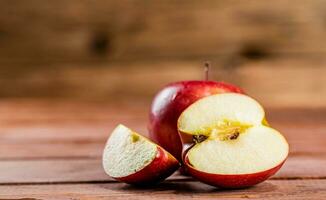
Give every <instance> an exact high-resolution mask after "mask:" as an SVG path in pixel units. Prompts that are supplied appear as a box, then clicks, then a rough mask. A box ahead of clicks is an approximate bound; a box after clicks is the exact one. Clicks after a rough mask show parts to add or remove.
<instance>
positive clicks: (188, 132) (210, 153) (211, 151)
mask: <svg viewBox="0 0 326 200" xmlns="http://www.w3.org/2000/svg"><path fill="white" fill-rule="evenodd" d="M264 117H265V113H264V110H263V108H262V107H261V106H260V105H259V103H257V102H256V101H255V100H254V99H252V98H250V97H248V96H246V95H243V94H236V93H226V94H218V95H212V96H209V97H205V98H203V99H201V100H198V101H196V102H195V103H194V104H192V105H191V106H189V107H188V108H187V109H186V110H185V111H184V112H183V113H182V114H181V115H180V118H179V119H178V130H179V133H180V135H181V138H182V141H183V144H184V147H185V149H184V153H183V161H184V164H185V166H186V168H187V170H188V172H189V173H190V174H191V175H192V176H193V177H195V178H197V179H198V180H200V181H202V182H205V183H208V184H210V185H214V186H218V187H224V188H242V187H248V186H252V185H254V184H257V183H260V182H262V181H264V180H266V179H267V178H268V177H270V176H271V175H273V174H274V173H276V172H277V171H278V169H280V167H281V166H282V164H283V163H284V161H285V160H286V158H287V156H288V152H289V146H288V143H287V141H286V140H285V138H284V137H283V136H282V134H280V133H279V132H278V131H276V130H274V129H272V128H270V127H267V126H265V125H264V124H265V123H266V122H265V120H264ZM189 138H192V140H193V143H191V142H190V140H189ZM190 143H191V144H190Z"/></svg>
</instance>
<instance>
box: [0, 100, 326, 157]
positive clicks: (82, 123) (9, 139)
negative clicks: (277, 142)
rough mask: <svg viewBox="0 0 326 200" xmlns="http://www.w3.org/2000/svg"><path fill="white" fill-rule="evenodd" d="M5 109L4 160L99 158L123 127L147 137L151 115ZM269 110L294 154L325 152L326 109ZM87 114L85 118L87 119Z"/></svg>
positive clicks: (0, 130)
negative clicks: (116, 129) (113, 134)
mask: <svg viewBox="0 0 326 200" xmlns="http://www.w3.org/2000/svg"><path fill="white" fill-rule="evenodd" d="M6 105H8V106H7V110H4V111H3V113H0V119H1V123H4V124H1V126H0V159H32V158H34V159H36V158H46V157H47V158H71V157H77V158H78V157H100V156H101V154H102V149H103V146H104V144H105V141H106V140H107V138H108V136H109V134H110V131H111V130H113V128H114V127H115V126H116V125H117V124H118V123H123V124H126V125H127V126H129V127H131V128H133V129H134V130H136V131H138V132H139V133H141V134H143V135H145V136H146V135H147V129H146V125H147V118H146V117H142V116H146V115H147V114H146V111H144V110H141V109H139V110H138V109H133V108H132V107H133V106H131V108H128V107H127V106H125V107H124V108H125V109H126V110H127V111H128V110H129V111H128V112H127V111H126V112H125V113H124V114H122V113H123V111H122V112H120V111H119V109H117V108H119V107H118V106H117V108H115V109H108V110H105V109H103V110H101V111H100V110H99V109H100V108H101V107H106V106H104V105H98V109H97V107H96V106H95V105H93V107H92V106H91V105H90V106H89V107H90V108H89V109H87V108H86V107H87V106H85V110H84V111H82V112H79V111H80V109H79V108H80V107H79V106H80V105H81V104H78V103H76V106H75V107H74V106H72V105H71V107H69V109H67V110H65V108H66V107H67V106H68V105H70V104H65V103H62V104H61V106H60V105H57V106H53V108H52V107H51V106H49V107H47V108H46V109H45V108H44V109H42V106H40V107H38V106H37V105H38V104H30V106H29V107H28V106H26V109H25V110H24V109H20V108H24V107H25V105H27V104H25V103H22V104H20V106H14V105H17V104H15V103H14V102H12V103H8V104H2V106H3V107H6ZM86 105H87V104H86ZM11 106H13V107H11ZM0 107H1V106H0ZM113 107H114V106H112V105H111V108H113ZM15 110H19V112H15ZM33 110H35V112H33ZM268 110H269V111H270V112H268V113H269V115H268V117H267V118H268V119H269V122H270V124H271V125H272V126H273V127H275V128H276V129H278V130H280V131H281V132H282V133H283V134H284V135H285V136H286V138H287V139H288V141H289V144H290V152H291V154H293V155H318V154H323V153H326V138H325V137H326V135H325V134H324V130H325V128H326V125H325V124H324V123H323V122H324V121H325V120H326V111H325V110H322V109H313V110H308V109H301V110H300V109H268ZM131 111H135V112H134V113H133V112H131ZM83 112H85V113H86V114H85V115H83V114H82V113H83ZM10 113H14V114H12V115H11V114H10ZM18 113H20V114H18ZM29 113H33V114H29ZM114 113H117V115H115V114H114ZM13 149H15V151H13Z"/></svg>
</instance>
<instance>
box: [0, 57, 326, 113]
mask: <svg viewBox="0 0 326 200" xmlns="http://www.w3.org/2000/svg"><path fill="white" fill-rule="evenodd" d="M203 58H204V57H203ZM203 58H201V59H198V60H196V61H180V60H174V61H164V62H158V61H156V62H154V61H153V62H151V61H148V62H135V63H130V62H129V63H128V62H125V63H122V62H120V63H110V64H99V65H96V64H82V65H74V64H67V65H64V64H61V65H59V66H57V65H55V66H53V67H54V68H56V70H53V69H52V67H51V68H46V67H43V68H42V69H37V70H32V68H31V70H30V71H28V72H24V71H21V70H18V71H17V70H14V69H13V71H12V72H13V73H12V75H8V73H7V72H3V73H0V85H2V89H1V92H0V97H1V96H3V97H38V98H39V97H43V98H44V97H47V98H51V97H52V98H55V99H58V101H59V100H60V98H68V99H83V100H86V101H87V100H88V101H94V100H98V101H102V102H103V101H105V102H113V103H115V102H135V103H139V104H141V103H142V102H147V103H148V102H150V101H151V99H152V98H153V97H154V95H155V93H157V92H158V91H159V90H160V89H161V88H163V87H164V85H166V84H168V83H170V82H174V81H180V80H189V79H195V80H198V79H199V80H200V79H202V78H203V68H202V63H201V62H202V61H203ZM205 58H206V57H205ZM213 61H214V60H213ZM325 65H326V59H324V58H309V59H303V58H302V59H297V58H289V57H283V58H279V59H276V58H275V59H267V60H260V61H247V60H244V59H241V58H239V59H237V58H231V59H230V60H227V61H225V62H217V63H216V62H215V65H214V67H213V68H212V76H211V79H212V80H220V81H225V82H230V83H233V84H235V85H238V86H240V87H241V88H243V89H244V90H245V91H246V92H247V93H248V94H250V95H251V96H253V97H255V98H257V99H258V100H259V101H260V102H261V103H262V104H263V105H264V106H269V107H307V108H312V107H313V108H320V107H326V99H325V97H326V85H325V84H324V83H325V82H326V76H322V74H326V68H325V67H324V66H325ZM275 67H276V68H277V69H275ZM158 69H159V72H160V73H158ZM13 80H15V81H13ZM257 83H259V84H257ZM148 104H149V103H148ZM144 108H145V107H144ZM147 108H148V107H146V109H147ZM78 113H82V110H81V111H79V112H78ZM86 114H87V113H86V112H85V113H83V115H84V116H85V115H86Z"/></svg>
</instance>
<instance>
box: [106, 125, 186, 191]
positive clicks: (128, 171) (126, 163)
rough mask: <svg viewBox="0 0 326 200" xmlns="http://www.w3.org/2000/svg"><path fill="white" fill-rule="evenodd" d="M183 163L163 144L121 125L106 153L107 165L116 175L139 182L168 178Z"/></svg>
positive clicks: (108, 144) (130, 181) (118, 178)
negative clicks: (161, 145) (155, 142)
mask: <svg viewBox="0 0 326 200" xmlns="http://www.w3.org/2000/svg"><path fill="white" fill-rule="evenodd" d="M179 166H180V165H179V162H178V161H177V160H176V159H175V158H174V157H173V156H172V155H171V154H170V153H168V152H167V151H166V150H164V149H163V148H162V147H160V146H158V145H156V144H154V143H153V142H151V141H150V140H148V139H147V138H145V137H143V136H141V135H140V134H138V133H136V132H133V131H132V130H130V129H129V128H127V127H125V126H123V125H118V126H117V127H116V128H115V129H114V130H113V132H112V134H111V136H110V138H109V139H108V141H107V143H106V146H105V148H104V152H103V168H104V170H105V172H106V173H107V174H108V175H109V176H111V177H112V178H114V179H116V180H119V181H122V182H126V183H129V184H136V185H148V184H151V183H156V182H159V181H162V180H164V179H165V178H166V177H168V176H170V175H171V174H172V173H173V172H175V171H176V170H177V169H178V168H179Z"/></svg>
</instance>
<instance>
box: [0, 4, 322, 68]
mask: <svg viewBox="0 0 326 200" xmlns="http://www.w3.org/2000/svg"><path fill="white" fill-rule="evenodd" d="M76 4H77V5H78V6H76ZM323 5H324V2H323V1H322V0H313V1H311V0H310V1H309V0H299V1H297V2H296V3H295V4H293V3H292V2H288V1H282V0H275V1H273V2H268V1H259V0H253V1H250V3H245V2H243V1H241V0H232V1H227V2H225V1H212V0H204V1H200V3H199V2H196V1H187V3H180V2H173V1H168V2H167V1H164V0H161V1H158V2H155V3H149V2H148V1H144V0H143V1H118V0H114V1H109V2H106V1H103V2H102V1H100V2H96V3H94V2H93V1H90V0H84V1H81V2H80V1H78V0H75V1H67V0H60V1H55V2H51V3H48V2H44V1H40V0H33V1H26V0H25V1H19V3H13V2H12V1H8V0H7V1H1V5H0V12H1V13H4V14H3V15H1V17H0V27H1V33H2V34H1V37H2V40H1V43H0V44H1V46H2V48H1V50H0V55H1V58H0V60H1V62H5V63H14V62H22V61H24V62H34V63H35V62H36V63H45V62H60V61H76V60H77V61H92V60H100V61H103V60H104V61H105V60H107V59H111V60H116V59H120V60H121V59H122V60H127V59H134V60H135V59H143V60H147V59H149V58H152V59H157V58H165V59H169V58H171V57H172V58H173V57H179V58H198V57H200V58H202V57H206V56H211V57H216V56H217V55H219V54H227V55H229V54H232V55H233V54H240V55H241V54H244V55H247V54H249V57H250V55H253V56H255V55H258V56H260V55H265V54H267V55H269V54H274V53H283V52H285V53H302V52H303V53H316V52H317V53H320V52H321V53H325V51H326V44H325V43H323V42H322V41H324V40H325V34H324V32H325V26H324V23H323V21H324V15H323V13H325V8H324V6H323ZM31 49H33V51H31Z"/></svg>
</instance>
